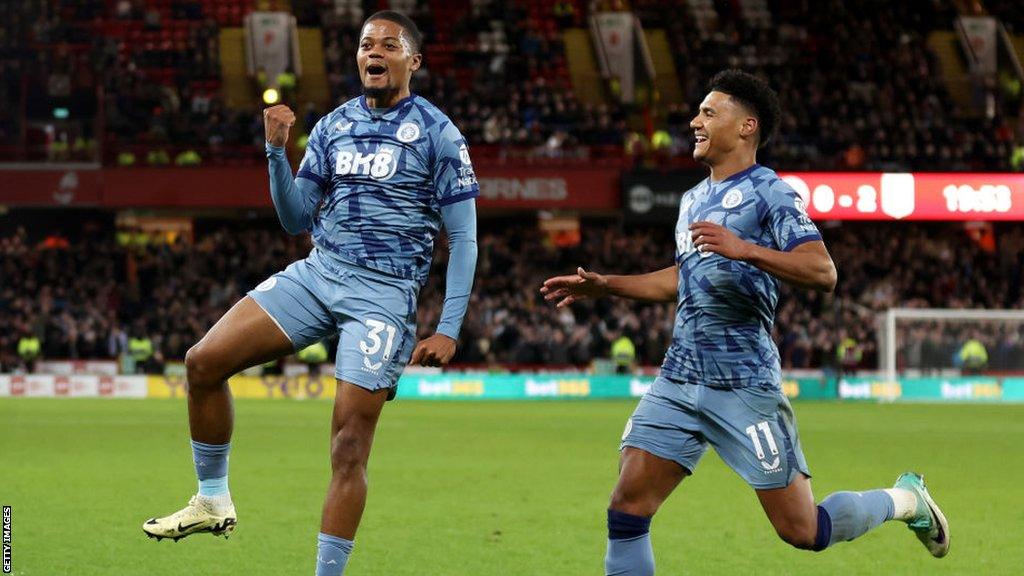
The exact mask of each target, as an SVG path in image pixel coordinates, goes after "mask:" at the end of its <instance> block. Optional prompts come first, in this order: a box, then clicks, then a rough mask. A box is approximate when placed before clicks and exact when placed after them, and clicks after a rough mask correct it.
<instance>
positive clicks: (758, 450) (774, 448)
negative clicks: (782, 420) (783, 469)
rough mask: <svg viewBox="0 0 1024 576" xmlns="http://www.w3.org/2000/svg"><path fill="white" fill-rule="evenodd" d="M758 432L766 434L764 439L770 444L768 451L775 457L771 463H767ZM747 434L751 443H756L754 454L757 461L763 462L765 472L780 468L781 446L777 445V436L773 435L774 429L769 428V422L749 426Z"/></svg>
mask: <svg viewBox="0 0 1024 576" xmlns="http://www.w3.org/2000/svg"><path fill="white" fill-rule="evenodd" d="M758 430H760V431H761V432H762V433H763V434H764V439H765V440H766V441H767V442H768V450H769V451H771V453H772V456H774V457H775V458H774V459H773V460H772V461H771V462H765V453H764V448H763V447H762V446H761V438H760V437H759V436H758V434H757V431H758ZM746 433H747V436H750V441H751V442H753V443H754V453H755V454H757V459H758V460H760V461H761V466H764V469H765V470H773V469H775V468H777V467H778V466H779V446H778V444H776V443H775V436H773V435H772V429H771V427H770V426H768V422H767V421H765V422H758V423H757V424H754V425H750V426H747V429H746Z"/></svg>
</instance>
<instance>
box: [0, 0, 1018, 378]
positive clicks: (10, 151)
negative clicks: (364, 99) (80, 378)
mask: <svg viewBox="0 0 1024 576" xmlns="http://www.w3.org/2000/svg"><path fill="white" fill-rule="evenodd" d="M287 4H288V7H290V9H291V10H292V12H293V13H294V14H295V16H296V18H297V21H298V25H299V26H316V27H319V28H320V29H321V30H322V35H321V36H320V37H321V38H322V43H321V45H320V48H322V51H323V62H324V67H325V69H326V78H325V81H326V90H327V91H328V94H329V100H328V101H327V102H326V103H320V104H318V103H314V102H307V101H302V100H301V99H300V98H299V96H298V95H297V94H292V95H291V97H293V98H294V99H293V100H286V103H288V104H290V105H292V106H293V107H294V108H295V109H296V111H297V114H298V117H299V121H298V130H297V131H298V132H300V133H301V134H308V133H309V131H310V130H311V128H312V126H313V125H314V124H315V123H316V121H317V120H318V119H319V118H320V116H321V115H322V114H324V113H325V112H327V111H328V110H329V109H330V108H331V107H333V106H334V105H336V104H337V103H340V102H344V101H345V100H347V99H349V98H351V97H353V96H355V95H358V94H359V92H360V90H361V89H360V85H359V79H358V76H357V71H356V68H355V59H354V58H353V53H354V50H355V47H356V42H357V38H358V34H359V26H360V24H361V23H362V21H363V18H364V17H365V16H366V15H368V14H369V13H370V12H372V11H373V10H376V9H378V8H381V7H384V6H385V5H387V6H390V7H393V8H396V9H399V10H404V11H406V12H407V13H408V14H409V15H410V16H411V17H413V18H414V19H415V21H416V22H417V23H418V25H419V26H420V28H421V29H422V31H423V32H424V35H425V38H426V45H425V48H424V67H423V69H422V70H421V71H420V72H419V73H417V75H416V76H415V77H414V90H415V91H416V92H418V93H420V94H422V95H424V96H426V97H427V98H428V99H430V100H432V101H433V102H435V103H437V104H438V105H439V106H440V107H441V108H442V109H443V110H445V111H446V112H447V113H448V114H449V115H451V116H452V117H453V118H455V119H456V121H457V123H458V124H459V126H460V128H461V130H462V132H463V133H464V134H465V135H466V137H467V139H468V141H469V142H470V143H471V146H472V149H473V156H474V161H475V162H477V163H479V164H483V165H496V166H502V165H506V164H509V165H511V166H514V167H521V166H537V167H550V168H554V169H564V168H566V167H580V166H584V167H585V166H589V165H592V163H594V162H600V164H601V165H602V166H604V167H613V168H616V169H621V170H628V169H630V168H633V167H647V168H655V169H662V168H682V169H691V170H692V169H696V170H699V168H698V167H696V165H695V164H694V162H693V161H692V160H691V159H690V153H691V151H692V150H691V146H692V137H691V131H690V129H689V126H688V124H689V120H690V118H691V117H692V115H693V113H694V110H695V106H696V104H697V102H698V101H699V100H700V98H701V95H702V94H703V91H704V82H705V80H706V79H707V78H708V77H709V76H710V75H711V74H713V73H714V72H715V71H717V70H718V69H720V68H722V67H725V66H734V67H740V68H743V69H745V70H749V71H752V72H755V73H758V74H760V75H762V76H764V77H765V78H767V79H769V81H770V82H771V84H772V85H773V86H774V87H775V88H776V89H777V91H778V92H779V94H780V97H781V99H782V102H783V108H784V117H783V123H782V126H781V127H780V134H779V137H778V139H777V140H776V141H775V142H774V143H773V145H772V146H771V147H770V148H768V149H766V150H765V151H764V152H763V157H762V158H761V159H760V160H761V161H762V162H763V163H765V164H768V165H770V166H772V167H773V168H777V169H779V170H819V171H824V170H843V171H860V170H863V171H904V170H917V171H983V172H989V171H991V172H999V171H1014V170H1016V171H1019V170H1021V169H1022V168H1024V152H1022V151H1024V144H1022V143H1024V139H1022V136H1024V108H1022V106H1021V84H1020V81H1019V80H1017V81H1014V79H1013V78H1011V77H1009V76H1008V75H1007V71H1006V70H1003V69H1001V70H1000V74H999V75H998V77H997V80H996V81H995V82H991V83H976V84H975V85H973V86H972V87H971V88H970V89H968V91H967V94H966V96H964V95H960V97H955V95H954V94H953V93H952V92H951V91H950V86H951V84H949V83H948V82H946V81H944V75H945V74H946V72H945V70H944V68H943V63H942V62H941V58H940V56H939V55H938V54H937V53H936V50H935V44H934V42H932V41H931V40H930V38H931V35H932V34H933V33H934V32H936V31H947V30H952V24H951V21H952V20H953V18H954V17H955V16H956V15H957V14H965V13H969V12H968V11H969V10H971V9H972V8H971V6H970V5H968V4H967V3H963V2H943V1H938V0H915V1H909V2H886V1H882V0H862V1H857V2H841V1H838V0H830V1H828V2H824V3H823V2H811V1H809V0H771V1H767V2H753V3H744V2H731V1H726V0H717V1H707V2H686V1H683V0H672V1H668V2H664V1H655V0H638V1H636V2H632V3H630V4H631V7H632V9H633V10H634V11H635V13H636V14H637V15H638V17H639V18H640V21H641V22H642V23H643V24H644V25H645V26H649V27H652V28H653V27H664V31H665V37H666V39H667V42H666V44H665V46H667V47H668V48H669V49H670V54H669V55H668V56H670V58H671V60H672V61H673V62H674V63H675V68H676V74H677V77H678V81H679V89H680V92H679V94H678V98H676V99H674V100H668V101H664V102H661V103H660V104H662V105H649V104H650V102H653V101H649V102H648V103H646V104H643V103H637V104H622V103H616V100H615V99H614V98H607V97H605V98H603V102H601V103H597V104H595V103H594V99H593V98H588V97H584V96H586V95H583V94H579V93H577V90H574V82H573V78H572V71H571V70H570V66H569V62H568V56H567V45H566V42H565V41H564V38H566V37H567V36H565V35H564V33H566V32H567V31H570V30H573V29H580V28H582V27H584V26H585V25H586V21H587V18H588V16H589V15H590V14H591V13H592V12H593V11H594V10H597V9H607V8H612V9H614V8H616V5H617V3H615V2H589V3H588V2H584V1H582V0H570V1H559V2H543V1H539V0H520V1H516V2H499V1H489V0H472V1H469V0H457V1H444V2H439V1H429V2H428V1H416V0H408V1H405V2H399V1H392V2H390V3H388V2H376V1H372V2H371V1H366V2H360V1H358V0H296V1H293V2H290V3H287ZM22 5H23V6H22V7H23V9H22V10H19V11H12V12H10V13H8V14H7V15H6V18H7V19H8V21H7V22H6V23H5V26H3V27H0V78H2V82H0V85H2V92H0V161H10V162H19V163H26V162H28V163H32V162H38V163H40V164H45V163H47V162H87V163H88V162H98V163H99V164H100V165H101V166H102V167H103V169H104V170H106V169H110V170H118V169H129V168H131V169H134V168H142V167H148V166H156V167H161V166H175V167H177V168H180V169H183V170H202V169H204V168H207V167H239V166H243V167H244V166H251V167H256V168H258V167H262V166H263V165H264V162H265V159H264V158H263V153H262V149H263V145H262V142H263V127H262V118H261V115H260V114H261V106H259V105H254V106H250V105H248V104H244V103H236V102H232V101H230V100H229V99H227V98H226V97H225V96H224V91H223V87H224V85H225V83H226V82H228V80H227V79H226V78H223V77H222V70H223V69H224V68H223V66H222V62H221V58H222V55H223V53H224V51H223V50H222V47H221V46H220V41H221V40H220V38H221V36H220V33H219V32H220V30H221V29H226V28H229V27H238V26H240V25H241V23H242V21H243V17H244V16H245V14H247V13H248V12H249V11H251V10H253V9H255V8H261V9H274V8H279V7H282V6H284V5H285V3H283V2H274V1H263V2H257V1H255V0H230V1H223V2H222V1H214V0H193V1H187V0H155V1H149V2H146V1H140V0H121V1H115V0H59V1H58V0H34V1H31V2H24V3H22ZM977 6H981V4H980V3H979V4H977ZM983 7H984V8H985V9H987V10H988V12H989V13H992V14H995V15H997V16H999V17H1000V19H1001V22H1002V23H1003V25H1005V27H1006V29H1007V30H1008V31H1009V32H1010V33H1020V32H1024V19H1022V14H1024V12H1022V11H1020V10H1018V9H1017V8H1018V6H1017V3H1016V2H1006V1H997V0H989V1H986V2H984V3H983ZM666 11H668V12H670V13H671V14H672V15H673V18H670V19H667V20H666V19H665V18H664V14H665V13H666ZM288 96H289V95H286V98H287V97H288ZM604 96H607V94H605V95H604ZM648 96H649V95H648ZM58 109H62V110H64V114H65V115H66V118H65V119H64V120H65V121H57V122H55V121H54V114H55V110H58ZM186 151H193V152H196V153H197V155H198V157H197V158H184V157H183V156H182V154H183V153H184V152H186ZM300 155H301V150H299V151H294V150H293V151H292V158H293V164H294V162H295V160H296V159H297V158H298V157H299V156H300ZM182 158H184V160H182ZM179 160H181V161H180V162H179ZM196 165H199V167H198V168H197V167H195V166H196ZM253 194H265V191H259V190H254V191H253ZM185 211H186V217H189V218H194V234H190V235H183V236H181V237H179V238H178V239H177V240H175V241H174V242H172V243H168V244H158V243H150V244H148V245H145V246H143V247H141V248H139V247H136V246H125V245H124V242H119V241H118V239H117V236H118V234H119V233H124V230H123V229H122V227H121V226H119V225H118V224H117V219H116V217H115V212H114V210H103V209H98V210H93V211H85V210H70V209H69V210H61V209H40V210H33V209H29V208H17V207H15V208H11V209H10V210H9V211H6V212H5V213H2V215H0V247H2V250H0V254H2V256H0V276H2V278H3V281H2V285H0V325H3V326H5V327H9V329H8V330H4V331H3V332H2V333H0V366H2V367H3V369H5V370H6V369H9V368H12V367H15V366H16V365H17V364H18V360H17V354H16V342H17V340H18V338H19V337H20V336H21V334H22V333H23V332H25V331H28V332H34V333H36V334H38V335H40V336H41V337H42V340H43V341H44V356H47V357H68V358H110V357H113V356H116V354H117V353H118V352H119V348H118V347H117V346H118V345H119V344H117V343H118V342H121V341H123V334H125V333H128V332H131V331H133V330H140V331H144V332H146V333H147V334H148V335H150V336H152V337H153V338H154V339H155V341H156V342H157V343H158V346H157V348H158V350H159V352H160V353H161V355H162V356H163V357H164V358H165V359H167V360H174V359H181V358H182V356H183V354H184V352H185V350H186V349H187V348H188V347H189V346H190V345H191V344H192V343H193V342H194V341H195V340H196V339H197V338H198V337H199V336H201V335H202V334H203V333H204V331H205V330H206V329H207V328H208V327H209V326H210V325H211V324H212V323H213V322H214V321H215V320H216V319H217V318H218V317H219V315H220V314H221V313H222V312H223V311H224V310H225V309H226V308H227V307H228V306H229V305H230V304H231V303H232V302H233V301H235V300H236V299H237V298H238V297H239V296H240V295H242V294H244V293H245V291H246V290H248V289H249V288H251V287H252V286H254V285H255V284H256V283H258V282H259V281H260V280H262V279H263V278H265V277H266V276H267V275H268V274H270V273H273V272H274V271H277V270H279V269H281V268H282V267H283V266H285V265H286V264H287V263H288V262H290V261H292V260H295V259H297V258H300V257H301V256H302V255H303V253H304V250H306V249H307V248H308V240H306V239H305V238H289V237H287V236H286V235H285V234H284V233H283V232H281V231H280V229H279V228H278V225H277V221H276V219H274V217H273V213H272V210H271V209H270V208H269V204H264V207H263V208H258V209H249V208H246V209H244V210H241V211H239V210H236V209H225V210H209V211H206V212H189V211H188V209H187V208H185ZM239 213H242V214H244V216H241V217H239V216H238V214H239ZM582 218H583V219H582V225H581V228H580V235H581V239H582V242H581V243H580V244H579V245H578V246H571V247H564V248H559V247H556V246H554V245H553V244H552V243H551V242H549V241H548V239H546V237H544V236H543V235H541V234H538V233H537V218H536V210H520V211H513V212H511V213H510V212H508V211H491V212H487V211H484V213H483V220H482V222H483V225H482V226H481V230H482V233H481V235H480V240H479V245H480V259H479V266H478V272H477V281H476V284H475V288H474V296H473V300H472V303H471V305H470V314H469V316H468V318H467V321H466V324H465V329H464V331H463V334H462V339H461V346H460V349H459V352H458V355H457V356H456V360H455V361H456V363H457V364H462V365H473V366H485V365H489V366H495V365H498V364H505V365H517V366H537V365H558V366H561V365H577V366H585V365H586V364H588V363H589V362H590V361H591V360H592V359H594V358H597V357H602V356H606V355H607V351H608V346H609V343H610V341H611V340H613V339H614V338H615V337H616V336H617V335H618V334H620V333H628V334H629V335H630V336H631V337H632V338H633V339H634V340H635V342H636V344H637V348H638V358H639V360H640V363H641V364H643V365H648V366H655V365H657V364H658V363H659V361H660V358H661V354H662V353H663V351H664V349H665V347H666V345H667V343H668V341H669V339H670V330H671V318H672V307H671V306H669V305H664V306H655V305H637V304H630V303H627V302H625V301H617V300H610V301H603V302H601V303H599V304H597V305H592V304H583V305H580V306H576V307H573V308H572V309H571V310H562V311H559V312H557V313H553V312H552V311H551V310H550V309H549V308H548V307H546V305H545V303H544V302H543V301H542V300H541V298H540V297H539V295H538V294H537V292H536V288H537V287H538V286H539V283H540V281H541V280H542V279H543V278H545V277H546V276H548V275H550V274H554V273H564V272H567V271H571V270H572V269H573V268H574V267H575V266H576V265H577V264H583V265H585V266H587V267H592V268H593V269H595V270H598V271H608V272H623V273H624V272H640V271H646V270H651V269H656V268H660V267H663V266H665V265H667V263H669V262H670V259H671V246H672V238H671V226H670V225H660V224H659V225H653V224H652V225H645V224H639V223H631V222H624V221H623V219H621V218H619V217H617V216H610V215H609V214H608V213H606V212H604V213H599V214H586V213H585V214H583V215H582ZM822 227H823V233H824V235H825V240H826V242H827V244H828V246H829V248H830V250H831V252H832V255H833V257H834V259H835V261H836V264H837V267H838V269H839V271H840V281H839V285H838V289H837V292H836V293H835V294H834V295H821V294H816V293H808V292H803V291H795V290H790V289H788V288H787V289H784V290H783V293H782V300H781V302H780V305H779V308H778V316H777V325H776V327H775V337H776V340H777V342H778V344H779V346H780V352H781V355H782V359H783V364H784V367H786V368H805V367H822V366H825V367H831V366H835V365H836V364H837V362H838V361H837V359H836V358H837V356H836V350H837V347H838V346H839V344H840V342H842V341H843V340H844V339H846V338H847V337H852V338H853V339H854V340H856V342H857V343H858V344H857V346H858V350H857V353H856V354H855V357H851V358H850V359H849V360H848V366H847V368H852V367H854V366H856V367H866V368H871V367H874V366H875V365H876V363H877V350H875V346H876V345H875V330H876V326H875V322H876V320H875V314H876V313H878V312H880V311H882V310H884V309H886V308H888V307H892V306H911V307H925V306H927V307H948V308H972V307H986V308H1021V307H1022V306H1024V297H1022V293H1021V278H1022V261H1024V229H1022V227H1021V226H1020V224H1018V223H1003V224H996V225H995V226H994V227H989V228H988V229H987V231H986V232H985V233H986V234H989V235H990V240H991V244H987V243H986V242H983V241H979V240H978V239H977V238H972V237H971V234H973V233H972V232H971V231H970V230H967V229H965V227H964V226H963V225H962V224H955V223H945V224H940V223H885V224H880V223H870V222H868V223H853V222H845V223H839V222H826V223H824V224H823V226H822ZM65 240H66V242H65ZM445 261H446V260H445V252H444V249H443V247H442V248H439V250H438V255H437V257H436V258H435V263H434V269H433V274H432V278H431V281H430V283H429V284H428V285H427V287H426V288H425V289H424V291H423V292H422V294H421V303H422V304H421V310H420V330H421V332H422V333H424V334H425V333H427V332H429V330H430V329H431V327H432V326H433V324H434V323H435V322H436V320H437V316H438V313H439V306H438V304H439V302H440V300H441V298H442V294H443V287H444V284H443V282H444V264H445ZM964 330H966V328H965V329H964ZM911 331H912V332H913V333H914V334H918V333H921V334H924V333H926V332H928V327H927V326H925V325H922V326H916V327H914V328H913V329H912V330H911ZM982 334H983V336H984V338H985V343H986V345H987V346H988V348H989V350H992V351H993V360H992V363H991V367H992V368H994V369H1020V368H1021V366H1020V362H1021V358H1024V353H1022V352H1024V348H1022V346H1024V334H1022V333H1021V332H1020V330H1019V329H1015V328H1013V327H1007V326H999V327H996V328H994V329H991V330H982ZM421 335H422V334H421ZM943 338H946V339H947V340H949V341H948V342H942V343H934V345H931V346H932V348H937V349H938V348H941V351H937V352H934V354H933V355H934V356H935V358H934V359H933V360H928V361H926V360H919V363H920V365H921V366H922V367H927V366H926V365H927V364H928V362H932V364H934V367H942V366H946V365H948V364H949V361H950V357H951V355H952V352H953V351H954V350H955V348H956V346H957V345H958V342H959V340H962V338H963V335H962V334H960V333H958V332H957V330H952V331H946V332H943ZM923 340H925V339H924V338H923V336H921V337H919V338H917V339H916V341H918V342H920V341H923ZM904 353H911V352H910V351H906V350H905V351H904ZM913 353H914V354H920V351H919V350H918V351H916V352H913ZM929 354H931V353H929ZM927 355H928V354H926V356H927ZM915 357H916V356H915Z"/></svg>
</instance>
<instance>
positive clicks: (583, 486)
mask: <svg viewBox="0 0 1024 576" xmlns="http://www.w3.org/2000/svg"><path fill="white" fill-rule="evenodd" d="M634 405H635V402H633V401H614V402H600V401H582V402H529V403H526V402H493V403H484V402H480V403H474V402H417V401H399V402H394V403H391V404H389V405H388V406H387V407H386V408H385V412H384V415H383V417H382V419H381V426H380V429H379V431H378V433H377V438H376V444H375V446H374V452H373V456H372V458H371V461H370V497H369V502H368V505H367V510H366V514H365V516H364V517H363V524H362V526H361V528H360V533H359V536H358V538H357V540H356V542H357V544H356V549H355V554H354V555H353V557H352V560H351V561H350V563H349V567H348V570H347V572H346V574H350V575H353V576H369V575H389V576H393V575H404V574H409V575H413V574H415V575H435V574H439V575H473V576H486V575H502V576H506V575H517V576H518V575H533V574H537V575H558V576H561V575H567V576H570V575H595V574H602V573H603V572H602V571H601V570H602V557H603V554H604V547H605V526H604V517H605V506H606V503H607V497H608V494H609V492H610V490H611V488H612V486H613V483H614V481H615V477H616V463H617V453H616V450H617V446H618V439H619V436H620V434H621V432H622V428H623V425H624V423H625V420H626V418H627V417H628V416H629V414H630V412H631V411H632V409H633V406H634ZM795 409H796V412H797V420H798V423H799V426H800V430H801V436H802V439H803V443H804V450H805V453H806V455H807V458H808V461H809V462H810V465H811V470H812V472H814V474H815V479H814V488H815V495H816V497H817V498H818V499H819V500H820V499H821V498H824V496H825V495H827V494H828V493H829V492H832V491H835V490H840V489H850V490H863V489H869V488H874V487H888V486H890V485H891V483H892V482H893V480H894V479H895V478H896V476H897V475H898V474H899V473H900V472H902V471H904V470H918V471H920V472H923V473H924V474H925V476H926V478H927V480H928V484H929V487H930V488H931V491H932V494H933V496H935V498H936V500H937V501H938V502H939V504H940V505H941V506H942V507H943V509H944V511H945V513H946V515H947V517H948V518H949V520H950V523H951V534H952V538H953V542H952V548H951V550H950V554H949V556H948V557H947V558H945V559H943V560H935V559H933V558H931V557H930V556H929V555H928V554H927V552H926V551H925V549H924V547H923V546H921V544H920V543H919V542H918V541H917V539H916V538H914V536H913V535H912V534H911V533H910V532H909V531H908V530H907V529H906V528H905V527H904V526H903V525H901V524H898V523H889V524H887V525H884V526H882V527H881V528H879V529H877V530H875V531H873V532H872V533H870V534H868V535H866V536H865V537H863V538H861V539H859V540H858V541H856V542H853V543H845V544H841V545H838V546H836V547H835V548H832V549H830V550H827V551H825V552H823V553H820V554H814V553H810V552H801V551H798V550H794V549H791V548H789V547H787V546H786V545H785V544H783V543H782V542H781V541H779V540H778V539H777V538H776V536H775V534H774V531H773V530H772V528H771V526H770V525H769V523H768V521H767V520H766V519H765V518H764V515H763V513H762V512H761V509H760V506H759V505H758V504H757V500H756V497H755V496H754V494H753V493H752V492H751V490H750V489H749V488H748V487H747V486H746V484H744V483H743V482H742V480H740V479H739V477H737V476H736V475H735V474H733V473H732V471H731V470H729V469H728V468H726V467H725V466H724V465H723V464H722V462H721V460H719V459H718V457H717V456H715V455H714V454H713V452H710V451H709V453H708V455H707V456H705V458H704V460H703V462H702V463H701V466H700V467H699V468H698V470H697V474H696V475H695V476H693V477H691V478H688V479H687V480H685V481H684V482H683V483H682V485H681V486H680V488H679V489H678V490H677V491H676V493H675V494H674V495H673V497H672V498H671V499H670V500H669V501H668V503H667V504H666V505H665V506H664V507H663V508H662V510H661V512H659V514H658V516H657V517H656V518H655V520H654V524H653V531H652V534H653V536H652V537H653V541H654V546H655V555H656V558H657V564H658V573H659V574H661V575H668V574H682V573H686V574H730V575H731V574H754V573H761V574H871V575H874V574H882V573H886V574H939V575H941V574H986V575H988V574H1021V573H1024V546H1021V541H1022V536H1024V488H1021V482H1022V480H1024V461H1022V457H1024V452H1022V450H1024V449H1022V448H1021V447H1022V446H1024V406H1012V405H956V406H952V405H877V404H837V403H813V402H803V403H797V404H796V406H795ZM236 412H237V420H236V432H235V437H234V445H233V450H232V455H231V477H230V480H231V490H232V494H233V496H234V500H235V504H236V506H237V509H238V513H239V527H238V529H237V530H236V531H235V533H234V535H232V537H231V539H230V540H227V541H225V540H223V539H220V538H214V537H212V536H210V535H207V534H199V535H195V536H191V537H189V538H186V539H185V540H182V541H181V542H179V543H173V542H171V541H168V540H165V541H162V542H156V541H154V540H149V539H147V538H146V537H145V536H144V535H143V533H142V530H141V528H140V526H141V524H142V522H143V521H144V520H145V519H146V518H148V517H150V516H154V515H164V514H167V513H170V512H172V511H174V510H176V509H178V508H180V507H181V506H183V505H184V504H185V503H186V501H187V500H188V497H189V496H190V495H191V494H192V493H193V492H194V491H195V480H194V474H193V471H192V462H191V452H190V450H189V446H188V429H187V422H186V409H185V404H184V402H182V401H180V400H84V399H62V400H54V399H3V400H0V463H2V466H3V467H2V469H0V504H4V505H11V506H13V518H12V520H13V534H12V536H13V542H12V543H13V551H12V552H13V564H14V573H15V574H29V575H37V574H38V575H46V576H51V575H61V574H68V575H76V576H78V575H101V574H102V575H110V574H146V575H154V576H155V575H165V574H166V575H172V574H173V575H180V574H247V575H248V574H252V575H256V574H274V575H279V574H312V572H313V570H314V555H315V549H316V534H317V531H318V526H319V518H320V507H321V503H322V497H323V493H324V489H325V487H326V483H327V479H328V463H327V462H328V434H329V428H328V421H329V416H330V412H331V405H330V404H329V403H327V402H320V401H309V402H301V401H283V400H282V401H265V400H249V401H239V402H237V405H236Z"/></svg>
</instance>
